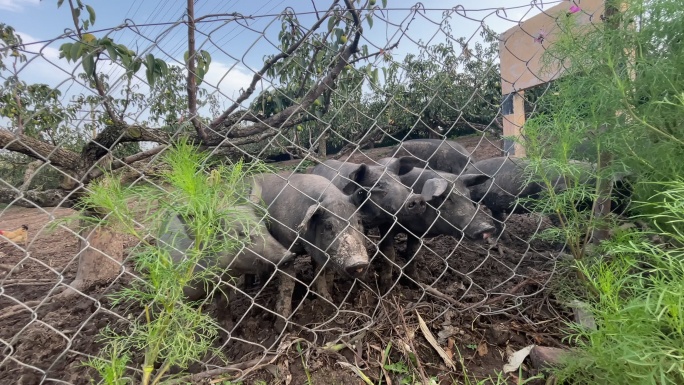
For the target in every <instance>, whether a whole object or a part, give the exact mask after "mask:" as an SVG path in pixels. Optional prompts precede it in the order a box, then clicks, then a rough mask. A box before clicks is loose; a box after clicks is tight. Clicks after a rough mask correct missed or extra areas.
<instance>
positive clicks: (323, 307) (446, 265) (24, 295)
mask: <svg viewBox="0 0 684 385" xmlns="http://www.w3.org/2000/svg"><path fill="white" fill-rule="evenodd" d="M459 141H460V142H461V143H462V144H464V146H465V147H466V148H468V149H469V150H471V151H473V150H474V157H475V158H476V159H478V160H479V159H484V158H488V157H493V156H499V155H500V154H501V145H502V143H501V141H500V140H497V139H493V138H484V137H479V136H478V137H467V138H462V139H460V140H459ZM366 153H367V154H369V156H371V157H372V158H375V159H377V158H379V157H382V156H384V155H386V153H387V149H372V150H369V151H367V152H366ZM351 160H352V161H355V160H356V161H359V160H360V155H359V154H356V155H354V156H353V157H352V158H351ZM72 213H73V212H72V211H71V210H69V209H62V208H58V209H55V208H45V209H27V208H20V207H9V208H5V209H3V210H2V211H1V212H0V229H5V230H7V229H14V228H17V227H19V226H20V225H22V224H27V225H28V226H29V229H30V232H29V234H30V236H29V244H28V247H27V250H26V251H24V250H22V249H20V248H18V247H16V246H14V245H11V244H9V243H7V242H5V243H4V244H1V245H0V252H2V254H1V255H0V258H1V260H0V264H2V265H1V266H2V267H3V269H1V270H0V309H2V310H0V384H24V385H28V384H39V383H45V384H57V383H60V384H64V383H71V384H89V383H90V379H91V377H92V376H93V375H94V372H93V371H92V370H90V369H87V368H85V367H83V362H84V361H85V360H87V359H88V357H90V356H93V355H97V354H98V352H99V349H100V346H101V345H100V344H99V343H98V341H97V336H98V333H99V332H100V331H101V330H102V329H103V328H104V327H105V326H109V327H112V328H114V329H119V330H125V328H126V327H127V326H128V324H129V320H130V319H132V318H134V317H139V316H140V315H141V314H142V310H141V309H140V308H138V307H135V306H132V307H125V308H124V307H113V306H111V300H110V299H109V298H108V297H107V295H108V294H112V293H114V292H116V291H117V290H118V289H120V288H121V287H124V286H127V285H129V284H130V281H131V277H132V275H131V273H132V272H133V270H132V265H131V263H130V261H128V262H127V263H126V273H124V274H122V275H121V277H120V278H119V279H117V280H116V282H114V283H112V284H110V285H107V286H104V287H97V288H95V289H92V290H90V291H88V292H86V293H82V294H80V295H78V296H77V297H75V298H74V297H71V298H68V299H58V298H55V297H54V295H55V294H56V293H59V292H60V291H61V290H62V289H63V288H64V284H68V283H69V282H71V281H72V280H73V278H74V276H75V274H76V268H77V261H78V256H77V253H78V249H79V243H78V238H77V236H76V233H75V232H74V227H73V226H71V227H70V226H68V225H65V224H62V225H60V226H58V227H57V228H55V229H48V226H49V225H52V224H54V223H55V222H56V221H57V220H59V219H63V218H65V217H66V216H68V215H71V214H72ZM546 226H548V223H547V221H546V220H541V219H539V218H538V217H535V216H529V215H513V216H511V218H509V220H508V222H507V223H506V230H507V231H508V233H509V234H510V235H511V237H512V239H511V241H509V242H507V243H505V244H503V245H502V247H501V248H499V249H497V248H496V247H492V246H491V245H486V244H481V243H476V242H472V241H469V240H466V239H454V238H451V237H438V238H434V239H427V240H425V244H424V247H423V248H422V249H421V252H420V254H419V258H418V269H417V271H418V276H417V277H413V278H407V277H406V276H403V275H401V274H400V272H399V271H395V272H394V273H395V275H394V276H395V285H394V286H393V287H392V288H391V290H390V291H389V292H381V291H379V290H378V289H377V286H376V285H375V279H374V276H375V275H374V273H377V271H371V272H370V273H369V276H368V277H367V278H366V279H365V280H364V281H354V282H350V281H347V280H344V279H342V278H337V279H336V281H335V284H334V290H333V292H332V295H333V297H334V298H333V302H332V303H330V302H328V301H326V300H324V299H322V298H321V297H319V296H317V295H316V294H315V293H314V292H313V291H312V289H310V288H313V286H312V283H311V281H312V279H313V271H312V269H311V266H310V263H309V261H308V259H307V257H303V258H301V259H299V260H298V261H297V263H296V265H297V268H298V275H297V278H298V279H299V281H300V282H299V284H298V285H297V287H296V290H295V295H294V299H293V301H294V302H293V306H294V307H295V308H296V310H295V312H294V314H293V316H292V317H291V319H290V322H291V326H292V327H291V329H289V330H287V329H286V330H283V329H280V328H279V326H281V324H282V322H276V321H278V320H277V317H276V315H275V314H274V313H273V312H272V309H274V308H275V298H276V293H277V274H276V276H275V278H276V279H272V280H270V281H268V283H266V284H265V285H262V284H260V283H258V282H257V283H256V284H251V285H246V286H244V287H242V289H241V291H239V292H238V294H237V296H236V298H235V300H234V301H232V302H231V303H230V305H228V307H227V308H226V307H223V306H221V307H220V308H219V307H217V306H216V305H215V304H213V303H208V305H207V310H208V311H209V312H210V314H212V315H213V316H215V317H216V318H217V319H218V320H219V321H220V323H221V325H222V326H224V327H225V328H226V330H224V331H222V333H221V335H220V337H219V338H218V340H217V342H216V345H215V347H216V348H217V349H218V350H219V351H220V352H221V353H222V354H223V355H224V357H223V358H220V357H217V356H210V357H209V356H208V357H205V359H203V362H204V363H203V364H195V365H193V366H192V367H191V372H192V373H199V376H198V377H195V378H193V379H192V380H191V381H189V382H188V383H217V382H218V381H217V379H221V378H228V377H229V376H230V375H239V374H242V375H243V379H242V381H243V383H244V384H264V383H266V384H280V383H282V384H290V383H291V384H304V383H306V382H307V381H308V379H307V377H309V378H310V380H311V383H312V384H363V383H364V382H363V381H362V380H361V377H360V376H359V375H357V374H356V373H355V372H354V371H353V370H352V369H350V368H349V365H354V366H356V367H358V368H360V369H361V371H362V372H363V373H364V374H365V375H366V376H368V377H369V378H370V380H371V381H373V383H376V384H377V383H378V382H379V381H380V380H381V379H382V381H383V383H387V381H386V378H390V379H391V380H392V381H393V383H404V382H401V381H402V379H404V378H406V377H407V376H408V377H410V376H411V375H412V374H411V373H413V375H417V374H419V373H420V371H421V370H422V371H423V372H424V373H425V374H427V375H428V376H435V377H437V378H438V379H439V383H440V384H453V383H456V381H458V382H461V381H462V378H463V375H464V373H468V375H469V376H472V377H471V379H472V378H484V377H487V376H492V377H496V372H498V371H501V369H502V366H503V364H504V363H505V358H506V351H511V350H517V349H520V348H522V347H524V346H527V345H529V344H532V343H534V344H540V345H546V346H562V345H561V343H560V337H561V332H560V327H561V325H562V321H563V319H564V318H565V315H563V314H562V313H559V312H560V310H558V309H557V306H556V305H553V304H554V300H553V298H552V297H550V295H549V291H548V290H547V289H548V286H549V285H550V283H551V282H553V280H554V278H555V277H554V271H555V270H556V269H557V260H556V257H555V255H556V254H557V253H556V252H555V251H554V249H555V248H556V247H557V245H551V244H548V243H545V242H542V241H539V240H531V239H532V237H533V236H534V234H535V233H537V232H538V231H539V230H540V229H542V228H544V227H546ZM128 246H132V244H131V245H128ZM404 247H405V238H403V239H402V238H401V237H399V240H398V249H399V252H401V251H402V250H403V248H404ZM368 248H369V252H370V255H376V250H375V247H374V245H373V244H372V243H371V242H369V244H368ZM400 255H401V254H400ZM375 258H381V257H380V256H376V257H375ZM399 261H400V263H402V262H401V261H403V260H402V259H401V258H399ZM374 265H377V264H374ZM9 268H11V270H8V269H9ZM21 304H23V305H24V306H21ZM419 316H420V317H421V318H422V320H424V322H425V323H426V325H427V327H428V329H429V330H430V331H431V333H432V334H433V335H434V337H435V338H436V339H437V343H438V344H439V345H440V346H441V347H442V348H443V349H444V350H445V352H446V354H447V355H449V356H450V357H452V359H453V360H454V361H455V362H456V364H455V366H454V367H448V365H447V364H446V363H445V360H444V359H442V358H441V357H440V356H439V355H438V354H437V352H436V350H435V349H434V348H433V347H432V346H431V345H430V343H428V340H427V339H426V338H425V335H424V333H423V332H422V331H421V330H420V329H419V328H418V325H419V321H418V317H419ZM329 343H333V344H335V345H336V346H335V348H334V349H329V348H326V346H327V345H326V344H329ZM340 344H343V345H340ZM345 344H346V345H345ZM388 347H390V349H389V350H386V349H387V348H388ZM384 351H388V352H389V356H388V357H385V356H384ZM272 353H277V355H275V356H273V355H271V354H272ZM409 353H411V354H409ZM409 357H414V358H415V361H413V362H412V363H411V362H410V361H411V360H412V359H410V358H409ZM222 360H223V361H222ZM255 360H256V361H255ZM259 360H261V362H258V361H259ZM226 361H227V362H228V363H226ZM381 362H382V363H384V364H385V365H390V366H386V367H385V369H384V370H383V369H382V367H383V365H381V364H380V363H381ZM461 363H463V365H464V368H463V367H462V366H461ZM402 365H403V366H402ZM411 366H416V367H418V368H420V369H417V370H406V371H405V370H404V369H402V368H407V367H408V368H410V367H411ZM222 367H223V368H225V367H230V368H232V369H234V370H230V371H229V370H220V369H219V368H222ZM387 368H389V369H387ZM524 369H525V371H524V375H525V376H530V375H532V374H534V370H532V369H531V368H529V367H527V366H526V367H525V368H524ZM240 370H242V371H240ZM245 370H246V371H245ZM212 381H213V382H212ZM415 381H420V378H416V379H415ZM509 382H510V383H514V382H515V376H510V377H509ZM405 383H414V382H405Z"/></svg>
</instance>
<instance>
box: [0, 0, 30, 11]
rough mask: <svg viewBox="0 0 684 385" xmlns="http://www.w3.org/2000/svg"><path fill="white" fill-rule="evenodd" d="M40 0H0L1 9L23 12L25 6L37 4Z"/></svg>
mask: <svg viewBox="0 0 684 385" xmlns="http://www.w3.org/2000/svg"><path fill="white" fill-rule="evenodd" d="M39 3H40V0H0V9H2V10H5V11H10V12H22V11H23V10H24V7H25V6H27V5H29V6H36V5H38V4H39Z"/></svg>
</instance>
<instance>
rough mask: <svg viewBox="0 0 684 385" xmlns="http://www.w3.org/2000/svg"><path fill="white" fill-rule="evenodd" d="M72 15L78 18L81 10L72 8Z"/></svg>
mask: <svg viewBox="0 0 684 385" xmlns="http://www.w3.org/2000/svg"><path fill="white" fill-rule="evenodd" d="M74 15H76V18H77V19H78V18H79V17H81V10H80V9H78V8H75V9H74Z"/></svg>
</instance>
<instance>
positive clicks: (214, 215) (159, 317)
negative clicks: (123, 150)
mask: <svg viewBox="0 0 684 385" xmlns="http://www.w3.org/2000/svg"><path fill="white" fill-rule="evenodd" d="M163 162H164V163H165V164H167V165H168V166H169V167H168V170H167V171H165V172H162V173H161V175H159V177H160V179H161V183H160V184H161V186H163V190H162V189H159V187H155V186H148V185H139V186H123V185H122V184H121V183H120V182H119V181H118V179H116V178H114V177H111V176H107V177H105V178H103V179H102V180H101V181H98V182H95V183H93V184H92V185H91V186H90V187H89V193H88V194H87V195H86V196H85V197H84V198H83V200H82V201H81V203H80V210H81V212H82V213H83V214H82V215H81V219H87V221H89V222H91V223H92V222H95V224H96V225H99V226H108V227H110V228H112V229H115V231H118V232H121V233H123V234H127V235H131V236H134V237H135V238H136V239H137V240H138V241H139V242H140V243H139V246H137V247H136V248H135V249H134V250H133V251H132V253H133V256H134V260H135V269H136V271H137V272H138V273H139V275H140V277H141V278H142V279H140V280H135V281H133V282H132V283H131V284H130V286H128V287H125V288H122V289H121V290H120V291H119V292H117V293H114V294H112V295H111V296H110V297H111V299H112V301H113V304H114V305H124V304H127V305H131V304H137V305H139V306H140V307H142V308H143V309H144V314H143V316H142V317H139V318H138V319H136V320H134V321H132V324H131V327H130V329H129V330H128V331H126V332H114V331H112V330H107V331H106V332H105V333H103V334H102V336H101V337H102V339H103V340H104V341H105V347H104V348H103V349H102V354H103V355H104V357H101V358H97V359H92V360H90V361H89V362H88V363H87V365H89V366H91V367H93V368H95V369H96V370H97V371H98V372H99V373H100V375H101V377H102V380H103V382H104V383H105V384H107V385H110V384H111V385H113V384H116V385H120V384H127V383H129V382H130V381H129V379H127V378H126V377H124V374H125V370H124V368H125V366H126V365H130V363H131V356H132V355H133V352H142V353H143V355H144V362H143V363H142V379H141V383H142V384H144V385H148V384H158V383H160V382H161V381H162V379H163V378H164V376H165V375H167V374H168V371H169V369H170V368H171V367H174V366H177V367H180V368H186V367H188V366H189V365H190V364H191V363H192V362H193V361H194V360H197V359H199V358H201V357H202V356H203V355H204V354H206V353H207V352H209V351H210V350H211V346H212V342H213V341H214V339H215V338H216V336H217V335H218V326H217V324H216V322H215V320H214V319H212V318H211V317H210V316H209V315H207V314H205V313H203V311H202V306H201V304H197V303H192V302H190V301H188V300H187V299H186V298H185V296H184V293H183V289H184V287H186V286H187V285H189V284H190V283H192V284H193V285H196V284H198V282H199V284H202V285H205V286H206V285H208V284H209V282H210V280H211V278H212V277H213V276H215V275H217V274H221V271H219V269H218V268H217V267H216V265H215V264H214V263H212V262H211V258H212V256H213V257H214V258H215V257H216V256H217V255H220V254H221V253H228V252H232V251H234V250H235V248H237V247H239V246H241V245H242V244H243V242H244V243H248V242H249V239H239V238H238V237H236V236H235V234H234V233H233V232H231V231H230V230H231V229H232V228H234V227H235V226H236V225H237V224H239V225H241V226H243V227H244V228H246V229H248V231H249V229H250V227H252V226H256V224H255V223H251V221H252V219H251V218H250V217H247V216H245V214H244V211H242V210H240V208H239V206H240V205H244V204H245V203H246V199H247V197H248V196H249V191H248V187H249V186H248V185H247V183H246V178H247V177H248V176H249V175H252V174H254V173H256V172H262V171H265V170H266V169H265V167H264V166H263V165H262V164H259V163H256V164H249V165H247V164H244V163H242V162H238V163H236V164H233V165H230V166H222V165H215V168H213V169H212V170H211V172H210V173H209V176H207V173H206V168H207V167H209V166H211V164H210V157H209V154H207V153H203V152H200V151H199V150H198V148H197V147H195V146H193V145H191V144H189V143H188V142H187V141H184V140H181V141H179V142H178V143H176V144H175V145H174V146H173V147H172V148H171V149H169V150H168V151H167V152H166V153H165V154H164V156H163ZM87 212H97V213H100V214H101V216H102V217H101V218H93V217H92V216H87V215H86V213H87ZM174 215H175V216H178V218H180V219H181V220H182V222H183V223H184V224H185V226H186V231H187V232H188V235H189V236H190V238H191V239H193V240H194V242H193V244H192V246H191V248H190V249H189V250H181V251H184V253H185V259H183V260H182V261H174V260H173V259H172V257H171V255H170V253H169V247H168V246H165V245H160V244H158V243H159V242H157V243H151V242H149V235H150V234H151V235H154V236H159V235H160V234H162V233H164V232H165V231H166V227H165V224H166V222H167V219H168V218H170V217H171V216H174ZM200 259H203V260H205V261H207V260H208V261H209V263H207V268H206V269H198V271H195V266H196V265H197V263H198V261H199V260H200Z"/></svg>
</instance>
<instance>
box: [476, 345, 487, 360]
mask: <svg viewBox="0 0 684 385" xmlns="http://www.w3.org/2000/svg"><path fill="white" fill-rule="evenodd" d="M488 352H489V349H487V344H486V343H484V342H480V344H479V345H477V354H478V355H479V356H480V357H482V356H486V355H487V353H488Z"/></svg>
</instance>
